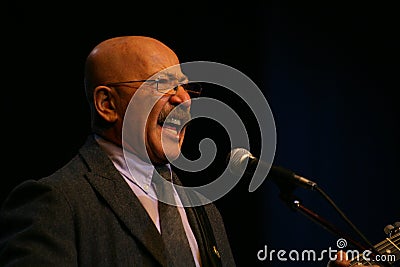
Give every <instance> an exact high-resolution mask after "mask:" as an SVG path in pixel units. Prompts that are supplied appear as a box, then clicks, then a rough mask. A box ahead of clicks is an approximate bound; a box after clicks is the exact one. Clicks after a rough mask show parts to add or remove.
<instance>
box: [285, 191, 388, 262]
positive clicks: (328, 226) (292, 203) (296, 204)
mask: <svg viewBox="0 0 400 267" xmlns="http://www.w3.org/2000/svg"><path fill="white" fill-rule="evenodd" d="M279 188H280V189H281V191H280V194H279V197H280V198H281V200H283V201H284V202H285V204H286V205H288V206H289V208H290V209H292V210H295V211H299V212H300V213H301V214H303V215H305V216H306V217H307V218H309V219H311V220H312V221H314V222H315V223H317V224H319V225H320V226H322V227H323V228H324V229H325V230H328V231H329V232H331V233H332V234H334V235H336V236H338V237H340V238H344V239H346V241H348V242H349V243H351V244H352V245H353V246H354V247H356V248H358V249H360V250H362V251H365V250H373V251H372V254H371V255H373V256H376V255H377V251H376V249H375V247H373V246H372V247H371V248H369V247H366V246H364V245H362V244H360V243H359V242H357V241H356V240H354V239H353V238H351V237H350V236H349V235H347V234H345V233H344V232H342V231H340V230H339V228H337V227H336V226H335V225H333V224H332V223H330V222H329V221H327V220H326V219H324V218H323V217H321V216H320V215H319V214H317V213H316V212H314V211H312V210H311V209H309V208H306V207H305V206H304V205H303V204H302V203H301V201H300V200H299V199H298V198H297V197H296V196H295V195H293V190H294V187H281V186H279ZM378 254H379V252H378ZM381 264H383V265H384V266H387V267H391V266H392V265H391V264H389V263H388V262H382V263H381Z"/></svg>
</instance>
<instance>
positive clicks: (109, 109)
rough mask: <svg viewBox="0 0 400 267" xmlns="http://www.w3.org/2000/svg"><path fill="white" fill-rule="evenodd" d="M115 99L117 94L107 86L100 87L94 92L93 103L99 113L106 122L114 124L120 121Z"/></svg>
mask: <svg viewBox="0 0 400 267" xmlns="http://www.w3.org/2000/svg"><path fill="white" fill-rule="evenodd" d="M115 97H116V94H115V92H114V91H113V89H112V88H110V87H107V86H98V87H96V88H95V89H94V92H93V98H94V99H93V101H94V106H95V107H96V110H97V113H98V114H99V115H100V117H102V118H103V119H104V120H105V121H107V122H110V123H113V122H115V121H117V119H118V113H117V110H116V98H115Z"/></svg>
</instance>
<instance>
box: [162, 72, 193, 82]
mask: <svg viewBox="0 0 400 267" xmlns="http://www.w3.org/2000/svg"><path fill="white" fill-rule="evenodd" d="M165 76H166V77H165ZM160 77H161V78H167V79H169V80H173V79H176V75H175V74H173V73H162V74H161V75H160ZM186 80H189V78H188V77H187V76H186V75H184V74H183V75H181V76H180V78H179V79H178V81H179V82H182V81H186Z"/></svg>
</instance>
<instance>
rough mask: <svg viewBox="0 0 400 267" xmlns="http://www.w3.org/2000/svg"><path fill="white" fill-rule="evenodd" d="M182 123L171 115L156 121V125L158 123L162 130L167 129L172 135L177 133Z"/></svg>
mask: <svg viewBox="0 0 400 267" xmlns="http://www.w3.org/2000/svg"><path fill="white" fill-rule="evenodd" d="M183 124H184V123H183V120H181V119H178V118H174V117H172V116H169V117H168V118H167V119H165V120H164V121H159V122H158V125H160V126H161V127H162V128H163V130H167V131H168V132H170V133H171V134H174V135H178V133H179V132H180V130H181V129H182V125H183Z"/></svg>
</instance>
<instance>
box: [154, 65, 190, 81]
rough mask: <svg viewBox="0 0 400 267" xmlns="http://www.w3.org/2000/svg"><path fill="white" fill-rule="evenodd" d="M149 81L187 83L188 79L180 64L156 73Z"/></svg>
mask: <svg viewBox="0 0 400 267" xmlns="http://www.w3.org/2000/svg"><path fill="white" fill-rule="evenodd" d="M149 79H153V80H155V79H159V80H170V81H187V80H188V77H187V76H186V75H185V74H184V73H183V72H182V69H181V66H180V65H179V64H177V65H174V66H171V67H168V68H165V69H162V70H161V71H159V72H157V73H154V74H153V75H152V77H149Z"/></svg>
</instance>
